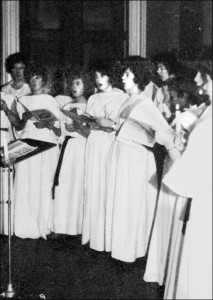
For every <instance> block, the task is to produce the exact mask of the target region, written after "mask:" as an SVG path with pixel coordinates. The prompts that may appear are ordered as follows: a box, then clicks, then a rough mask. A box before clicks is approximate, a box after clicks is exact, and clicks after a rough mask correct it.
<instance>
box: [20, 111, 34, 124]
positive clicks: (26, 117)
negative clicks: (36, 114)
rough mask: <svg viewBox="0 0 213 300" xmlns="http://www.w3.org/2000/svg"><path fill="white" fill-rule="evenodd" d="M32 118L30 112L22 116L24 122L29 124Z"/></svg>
mask: <svg viewBox="0 0 213 300" xmlns="http://www.w3.org/2000/svg"><path fill="white" fill-rule="evenodd" d="M31 117H32V115H31V114H30V113H29V112H27V111H25V112H24V113H23V115H22V120H24V121H25V122H27V121H28V120H29V119H31Z"/></svg>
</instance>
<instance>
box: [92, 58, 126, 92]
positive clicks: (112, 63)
mask: <svg viewBox="0 0 213 300" xmlns="http://www.w3.org/2000/svg"><path fill="white" fill-rule="evenodd" d="M89 72H90V74H91V78H92V80H93V82H94V84H95V74H96V72H99V73H100V74H101V75H102V76H104V75H106V76H108V78H109V82H110V84H111V85H112V86H113V87H117V88H120V89H123V84H122V81H121V76H122V64H121V62H120V61H119V60H94V61H92V62H91V63H90V67H89Z"/></svg>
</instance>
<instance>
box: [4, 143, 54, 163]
mask: <svg viewBox="0 0 213 300" xmlns="http://www.w3.org/2000/svg"><path fill="white" fill-rule="evenodd" d="M55 146H57V144H54V143H49V142H45V141H40V140H34V139H29V138H26V139H18V140H15V141H12V142H10V143H8V156H9V162H10V163H9V164H12V165H14V164H16V163H18V162H20V161H23V160H25V159H27V158H29V157H31V156H34V155H36V154H39V153H41V152H43V151H46V150H49V149H51V148H53V147H55ZM0 154H1V155H0V167H5V166H7V164H5V161H4V147H1V148H0Z"/></svg>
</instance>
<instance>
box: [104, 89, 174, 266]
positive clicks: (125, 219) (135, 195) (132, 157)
mask: <svg viewBox="0 0 213 300" xmlns="http://www.w3.org/2000/svg"><path fill="white" fill-rule="evenodd" d="M133 116H134V118H137V120H138V121H140V122H141V123H142V124H143V123H144V126H148V127H149V126H152V125H153V126H154V128H156V130H159V129H160V130H163V129H164V128H165V130H167V128H168V127H169V126H168V124H167V123H166V121H165V120H164V118H163V116H162V115H161V113H160V112H159V111H158V109H157V108H156V107H155V105H154V104H153V102H152V100H151V99H150V98H147V97H146V94H145V92H143V93H141V94H140V95H134V96H131V97H130V98H129V100H128V101H127V102H126V103H125V104H124V105H123V106H122V107H121V110H120V118H124V119H126V121H125V122H124V124H123V126H122V128H121V130H120V132H119V133H118V136H117V137H116V140H115V141H114V143H113V145H112V146H111V149H110V151H109V155H108V161H107V188H106V199H107V200H106V251H111V255H112V257H113V258H115V259H118V260H121V261H125V262H134V261H135V260H136V259H137V258H139V257H143V256H145V255H146V252H147V247H148V241H149V237H150V232H151V228H152V223H153V218H154V211H155V207H156V200H157V181H156V180H157V176H156V164H155V159H154V154H153V152H152V151H151V147H153V145H154V143H155V141H154V138H153V140H152V143H151V142H150V143H149V142H148V140H147V141H145V140H146V138H145V137H146V135H145V134H144V130H143V127H136V126H135V125H133V124H134V123H133V122H130V119H131V117H133ZM135 120H136V119H135ZM127 124H129V126H128V127H127ZM123 128H126V129H128V130H127V131H125V132H123V130H122V129H123ZM140 139H141V141H140ZM147 146H148V147H147ZM151 178H152V179H153V181H154V184H153V183H152V182H151ZM154 179H155V180H154Z"/></svg>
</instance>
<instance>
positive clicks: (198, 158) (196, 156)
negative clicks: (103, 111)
mask: <svg viewBox="0 0 213 300" xmlns="http://www.w3.org/2000/svg"><path fill="white" fill-rule="evenodd" d="M164 182H165V184H166V185H167V186H168V187H169V188H170V189H171V190H172V191H174V192H175V193H177V194H179V195H181V196H183V197H187V198H192V202H191V210H190V214H189V221H188V222H187V227H186V232H185V237H184V240H183V244H182V245H180V243H179V244H178V245H176V248H180V246H181V247H182V249H179V250H178V251H174V253H173V257H172V262H174V263H173V264H171V265H170V268H169V272H168V279H167V281H166V286H165V295H164V298H165V299H212V109H211V107H210V108H209V110H208V113H207V114H206V115H205V118H203V120H202V121H201V122H200V123H199V124H198V125H197V126H196V127H195V129H194V130H193V131H192V133H191V135H190V137H189V141H188V146H187V148H186V150H185V152H184V153H183V155H182V157H181V158H180V159H179V160H178V161H177V162H175V163H174V165H173V166H172V168H171V170H170V172H168V174H167V175H166V176H165V178H164ZM176 239H178V237H176ZM180 250H181V251H180Z"/></svg>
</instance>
